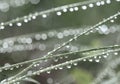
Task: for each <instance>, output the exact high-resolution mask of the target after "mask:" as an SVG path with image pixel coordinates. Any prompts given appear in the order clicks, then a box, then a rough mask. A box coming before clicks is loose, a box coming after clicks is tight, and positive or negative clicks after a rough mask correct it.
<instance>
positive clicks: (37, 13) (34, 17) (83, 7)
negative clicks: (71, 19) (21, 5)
mask: <svg viewBox="0 0 120 84" xmlns="http://www.w3.org/2000/svg"><path fill="white" fill-rule="evenodd" d="M115 1H117V2H120V1H119V0H115ZM110 3H111V0H106V1H104V0H103V1H102V0H101V1H98V2H95V3H90V4H87V5H82V6H81V9H82V10H86V9H87V8H88V7H90V8H93V7H94V6H102V5H105V4H110ZM79 5H80V4H79ZM79 5H78V6H79ZM66 7H67V6H66ZM66 7H65V8H60V10H62V11H57V12H56V10H55V11H53V12H56V15H58V16H60V15H62V13H65V12H67V11H70V12H74V11H78V10H79V7H77V6H76V7H74V5H73V7H70V8H69V7H67V8H66ZM48 13H49V12H48ZM39 15H42V17H43V18H47V15H48V14H47V13H45V14H41V13H39V12H36V13H35V14H29V15H28V16H24V17H23V18H17V19H15V20H11V21H9V22H1V24H0V29H4V28H5V26H6V25H9V26H13V23H16V25H17V26H18V27H20V26H22V22H20V21H22V20H23V21H24V22H25V23H28V22H29V21H31V20H34V19H36V18H37V16H39ZM112 22H113V21H112Z"/></svg>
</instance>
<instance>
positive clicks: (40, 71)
mask: <svg viewBox="0 0 120 84" xmlns="http://www.w3.org/2000/svg"><path fill="white" fill-rule="evenodd" d="M103 54H105V53H103ZM106 55H107V56H108V55H109V54H108V53H107V54H106ZM115 55H118V53H116V52H115ZM107 56H104V55H103V57H104V58H106V57H107ZM101 57H102V56H101ZM101 57H100V56H99V57H98V58H99V59H101ZM94 58H95V59H96V57H94ZM88 59H89V60H90V59H91V58H88ZM83 60H84V59H83ZM79 61H81V59H77V60H76V62H75V60H70V61H66V62H64V63H62V64H58V65H55V66H54V65H53V66H50V67H47V68H45V69H42V70H39V71H37V72H32V73H31V74H27V75H25V76H22V77H20V79H15V81H16V80H21V79H23V78H24V77H27V76H31V75H40V73H43V72H46V73H48V74H50V73H51V70H52V69H54V70H62V69H63V67H64V66H66V67H67V68H68V69H70V68H71V65H74V66H77V62H79ZM90 62H91V60H90ZM96 62H99V60H97V61H96Z"/></svg>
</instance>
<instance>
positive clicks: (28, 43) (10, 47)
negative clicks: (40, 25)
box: [0, 25, 120, 53]
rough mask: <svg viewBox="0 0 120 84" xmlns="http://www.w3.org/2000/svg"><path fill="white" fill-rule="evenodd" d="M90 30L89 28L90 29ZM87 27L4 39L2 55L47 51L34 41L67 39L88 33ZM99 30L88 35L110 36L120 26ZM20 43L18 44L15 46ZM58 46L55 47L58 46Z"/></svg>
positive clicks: (105, 26) (1, 48) (0, 43)
mask: <svg viewBox="0 0 120 84" xmlns="http://www.w3.org/2000/svg"><path fill="white" fill-rule="evenodd" d="M88 28H89V27H88ZM88 28H87V27H85V28H84V29H83V28H80V29H75V30H73V29H69V30H64V31H61V32H57V31H50V32H47V33H42V34H39V33H38V34H34V35H29V34H28V35H25V36H24V37H23V36H22V37H14V38H11V39H10V38H8V39H3V40H1V42H0V45H1V47H0V53H5V52H8V53H10V52H13V51H23V50H33V49H39V50H41V51H44V50H46V47H47V45H46V44H44V43H35V44H33V41H40V40H44V41H45V40H47V39H49V38H53V37H56V38H58V39H64V38H65V37H68V36H73V35H77V34H79V33H81V32H83V31H86V30H87V29H88ZM96 29H97V30H93V31H91V32H88V33H87V34H86V35H89V34H90V33H95V32H96V31H97V32H98V33H99V34H105V35H106V34H109V33H115V32H118V31H120V29H119V25H113V26H110V27H108V26H107V25H101V26H99V27H98V28H96ZM15 43H18V44H15ZM24 44H25V45H24ZM57 45H58V44H56V45H54V47H55V46H57Z"/></svg>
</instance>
